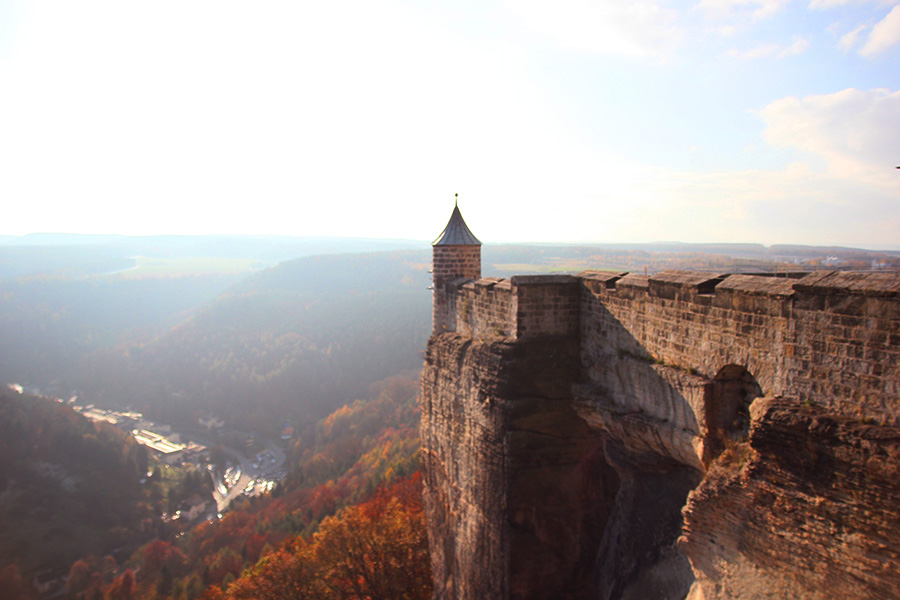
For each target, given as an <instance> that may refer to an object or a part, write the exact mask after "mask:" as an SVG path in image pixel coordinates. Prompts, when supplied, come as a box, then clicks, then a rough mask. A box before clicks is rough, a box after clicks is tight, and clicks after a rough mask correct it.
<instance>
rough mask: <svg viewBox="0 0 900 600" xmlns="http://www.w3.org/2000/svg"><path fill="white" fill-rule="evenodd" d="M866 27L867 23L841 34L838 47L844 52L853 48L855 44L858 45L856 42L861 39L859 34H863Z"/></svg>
mask: <svg viewBox="0 0 900 600" xmlns="http://www.w3.org/2000/svg"><path fill="white" fill-rule="evenodd" d="M865 29H866V26H865V25H860V26H859V27H857V28H856V29H854V30H852V31H848V32H847V33H845V34H844V35H842V36H841V39H840V40H838V47H839V48H840V49H841V50H843V51H844V52H847V51H849V50H850V49H851V48H853V46H855V45H856V42H857V41H858V40H859V34H861V33H862V32H863V31H864V30H865Z"/></svg>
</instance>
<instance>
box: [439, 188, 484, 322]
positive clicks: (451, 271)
mask: <svg viewBox="0 0 900 600" xmlns="http://www.w3.org/2000/svg"><path fill="white" fill-rule="evenodd" d="M456 196H457V198H458V197H459V194H456ZM431 249H432V277H433V285H434V304H433V313H432V317H433V318H432V324H433V326H434V333H436V334H437V333H442V332H444V331H451V330H453V329H454V327H453V324H451V323H450V322H449V318H448V314H449V311H448V308H449V305H448V294H447V284H449V283H450V282H452V281H455V280H457V279H460V278H462V279H481V242H480V241H478V238H477V237H475V236H474V235H473V234H472V232H471V231H470V230H469V227H468V225H466V222H465V221H464V220H463V217H462V213H460V212H459V203H458V200H457V202H456V203H454V206H453V214H451V215H450V220H449V221H448V222H447V226H446V227H444V230H443V231H442V232H441V234H440V235H439V236H438V237H437V239H436V240H434V242H432V244H431Z"/></svg>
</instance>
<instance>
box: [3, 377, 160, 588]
mask: <svg viewBox="0 0 900 600" xmlns="http://www.w3.org/2000/svg"><path fill="white" fill-rule="evenodd" d="M146 471H147V453H146V451H145V448H143V447H142V446H139V445H138V444H137V443H136V442H135V441H134V439H133V438H132V437H131V436H129V435H128V434H126V433H124V432H122V431H119V430H118V429H116V428H115V427H113V426H111V425H109V424H107V423H92V422H90V421H88V420H87V419H85V418H84V417H82V416H81V415H79V414H77V413H76V412H75V411H73V410H72V409H71V408H69V407H67V406H64V405H62V404H61V403H59V402H57V401H54V400H50V399H48V398H41V397H36V396H29V395H24V394H19V393H17V392H15V391H13V390H11V389H10V388H8V387H7V386H5V385H3V386H0V569H2V568H3V567H5V566H8V565H11V564H15V565H16V566H17V567H18V569H20V570H21V571H22V572H33V571H34V570H35V569H36V568H38V567H41V568H50V569H54V568H56V569H58V568H66V567H68V565H69V564H71V562H72V561H73V560H75V559H76V558H78V557H79V556H83V555H85V554H90V553H97V554H104V553H109V552H111V551H112V550H113V549H116V548H120V547H123V546H127V545H129V544H133V543H135V542H138V541H139V540H140V539H141V537H142V536H144V537H146V536H149V535H150V534H151V525H152V517H153V512H154V511H153V507H152V506H151V504H150V503H149V502H146V501H145V497H144V495H143V491H142V487H141V485H140V483H139V481H140V479H141V478H142V477H144V476H145V475H146Z"/></svg>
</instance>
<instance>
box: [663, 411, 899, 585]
mask: <svg viewBox="0 0 900 600" xmlns="http://www.w3.org/2000/svg"><path fill="white" fill-rule="evenodd" d="M752 422H753V425H752V427H751V430H750V440H749V443H741V444H736V445H735V446H734V447H732V448H730V449H729V450H728V451H727V452H726V453H725V454H724V455H723V456H722V457H721V458H720V459H719V460H718V461H716V463H714V464H713V466H712V468H711V469H710V470H709V472H708V473H707V475H706V478H705V479H704V480H703V483H702V484H701V485H700V487H698V488H697V489H696V490H694V491H693V492H692V493H691V495H690V497H689V500H688V503H687V506H686V507H685V509H684V520H685V523H684V532H683V534H682V538H681V542H680V547H681V549H682V550H683V551H684V553H685V554H687V555H688V556H689V557H690V558H691V563H692V564H693V566H694V571H695V572H696V573H697V577H698V582H697V585H696V586H695V591H694V593H693V594H692V596H691V598H697V599H699V598H703V599H704V600H717V599H720V598H721V599H724V598H805V599H811V600H816V599H819V598H821V599H823V600H824V599H826V598H896V597H897V596H898V594H900V432H898V430H897V429H895V428H892V427H881V426H877V425H870V424H866V423H861V422H860V421H859V420H857V419H848V418H846V417H834V416H832V415H829V414H828V413H826V412H825V411H824V410H822V409H820V408H817V407H815V406H812V405H810V406H806V405H803V404H798V403H796V402H792V401H789V400H784V399H760V400H757V401H756V402H754V403H753V406H752Z"/></svg>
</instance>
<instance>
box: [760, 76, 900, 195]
mask: <svg viewBox="0 0 900 600" xmlns="http://www.w3.org/2000/svg"><path fill="white" fill-rule="evenodd" d="M758 114H759V115H760V116H761V117H762V119H763V120H764V121H765V123H766V129H765V132H764V136H765V138H766V140H767V141H768V142H769V143H771V144H772V145H773V146H775V147H777V148H794V149H797V150H801V151H805V152H808V153H811V154H812V155H816V156H819V157H821V158H822V159H824V160H825V161H826V163H827V166H828V171H829V173H831V174H832V175H835V176H838V177H844V178H847V179H855V180H857V181H858V182H859V183H860V184H861V185H864V184H866V183H870V184H878V185H882V184H887V182H890V185H893V186H894V187H895V188H896V172H895V171H894V170H893V167H894V166H895V164H894V163H895V162H896V161H897V157H900V136H898V135H897V132H898V131H900V92H891V91H890V90H886V89H874V90H869V91H861V90H857V89H853V88H850V89H846V90H843V91H840V92H836V93H834V94H826V95H821V96H807V97H806V98H782V99H781V100H776V101H775V102H772V103H771V104H769V105H768V106H766V107H765V108H763V109H762V110H760V111H759V113H758ZM894 193H896V192H894Z"/></svg>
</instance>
